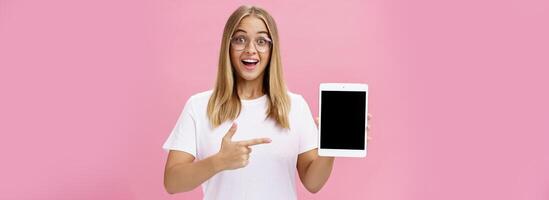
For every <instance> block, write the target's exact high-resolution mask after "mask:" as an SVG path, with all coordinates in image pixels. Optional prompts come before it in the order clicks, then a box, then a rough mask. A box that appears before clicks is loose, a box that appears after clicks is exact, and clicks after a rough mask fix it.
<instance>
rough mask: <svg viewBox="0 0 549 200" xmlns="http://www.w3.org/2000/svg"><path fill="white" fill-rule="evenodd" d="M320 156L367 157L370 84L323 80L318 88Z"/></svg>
mask: <svg viewBox="0 0 549 200" xmlns="http://www.w3.org/2000/svg"><path fill="white" fill-rule="evenodd" d="M319 92H320V94H319V115H320V120H319V132H320V137H318V138H319V140H318V143H319V149H318V154H319V155H320V156H334V157H365V156H366V152H367V148H366V147H367V137H366V135H367V132H366V131H367V127H366V125H367V124H368V117H367V114H368V85H366V84H356V83H322V84H320V90H319Z"/></svg>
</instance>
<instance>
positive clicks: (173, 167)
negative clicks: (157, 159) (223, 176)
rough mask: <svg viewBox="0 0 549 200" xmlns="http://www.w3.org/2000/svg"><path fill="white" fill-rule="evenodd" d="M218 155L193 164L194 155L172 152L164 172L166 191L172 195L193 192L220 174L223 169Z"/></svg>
mask: <svg viewBox="0 0 549 200" xmlns="http://www.w3.org/2000/svg"><path fill="white" fill-rule="evenodd" d="M216 155H217V154H216ZM216 155H213V156H211V157H209V158H206V159H204V160H199V161H197V162H193V161H194V159H195V158H194V156H193V155H191V154H189V153H186V152H183V151H174V150H171V151H170V153H169V154H168V161H167V162H166V169H165V171H164V187H165V188H166V191H167V192H168V193H170V194H175V193H179V192H187V191H191V190H193V189H194V188H196V187H197V186H199V185H200V184H202V183H203V182H204V181H206V180H208V179H209V178H210V177H212V176H213V175H215V174H217V173H218V172H220V171H221V170H222V169H221V165H220V163H219V161H218V158H217V157H216Z"/></svg>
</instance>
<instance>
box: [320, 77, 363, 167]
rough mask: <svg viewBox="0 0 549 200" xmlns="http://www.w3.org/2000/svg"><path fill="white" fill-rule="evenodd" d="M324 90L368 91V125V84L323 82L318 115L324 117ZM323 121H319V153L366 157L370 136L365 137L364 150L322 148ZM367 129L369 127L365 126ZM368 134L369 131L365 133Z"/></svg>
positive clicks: (333, 155) (323, 154)
mask: <svg viewBox="0 0 549 200" xmlns="http://www.w3.org/2000/svg"><path fill="white" fill-rule="evenodd" d="M322 91H359V92H366V112H365V113H366V116H365V119H366V122H365V125H366V126H368V85H367V84H362V83H321V84H320V88H319V95H318V116H319V118H320V119H322ZM321 121H322V120H319V121H318V155H319V156H332V157H366V152H367V149H368V137H367V135H365V137H364V150H352V149H322V148H321V146H320V138H321V137H322V134H321V133H322V130H321V127H322V126H321V124H320V123H321ZM365 130H367V127H366V128H365ZM364 134H367V133H364Z"/></svg>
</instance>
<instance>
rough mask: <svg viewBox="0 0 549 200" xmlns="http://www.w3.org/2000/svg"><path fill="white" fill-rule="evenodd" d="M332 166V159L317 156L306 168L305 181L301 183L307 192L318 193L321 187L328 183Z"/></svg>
mask: <svg viewBox="0 0 549 200" xmlns="http://www.w3.org/2000/svg"><path fill="white" fill-rule="evenodd" d="M333 165H334V157H323V156H318V157H317V158H315V159H314V160H313V161H312V162H311V164H310V165H309V167H308V168H307V173H306V175H305V180H304V181H303V182H304V185H305V186H306V187H307V190H309V191H310V192H312V193H316V192H318V191H320V189H321V188H322V186H324V184H325V183H326V181H328V178H329V177H330V174H331V173H332V167H333Z"/></svg>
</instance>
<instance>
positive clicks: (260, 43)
mask: <svg viewBox="0 0 549 200" xmlns="http://www.w3.org/2000/svg"><path fill="white" fill-rule="evenodd" d="M257 44H258V45H265V44H267V40H265V39H258V40H257Z"/></svg>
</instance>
